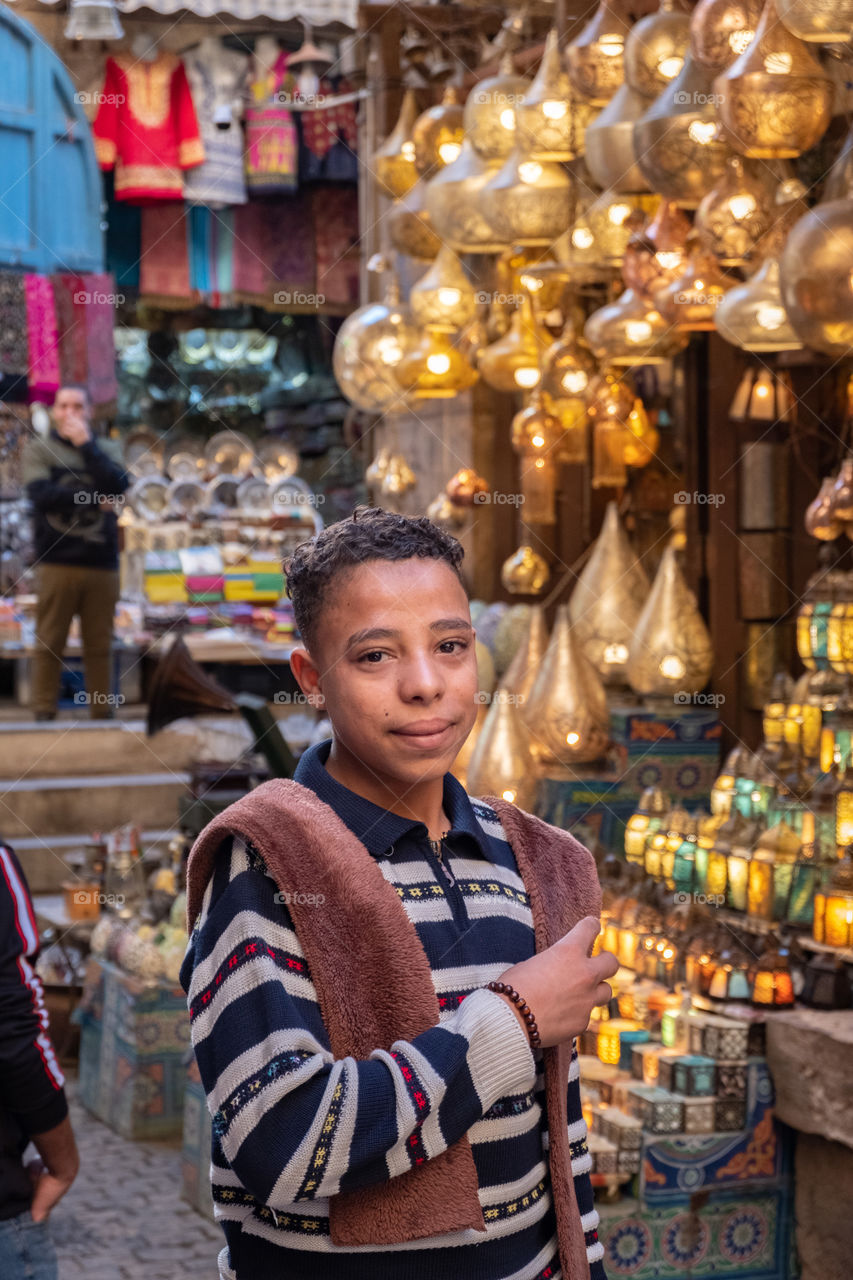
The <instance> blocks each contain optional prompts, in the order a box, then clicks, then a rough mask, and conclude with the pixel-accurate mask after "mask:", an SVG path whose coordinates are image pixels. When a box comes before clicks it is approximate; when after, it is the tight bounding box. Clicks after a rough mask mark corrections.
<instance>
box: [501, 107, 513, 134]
mask: <svg viewBox="0 0 853 1280" xmlns="http://www.w3.org/2000/svg"><path fill="white" fill-rule="evenodd" d="M500 121H501V124H502V125H503V127H504V128H505V129H514V128H515V111H514V110H513V108H512V107H504V109H503V111H502V112H501V115H500Z"/></svg>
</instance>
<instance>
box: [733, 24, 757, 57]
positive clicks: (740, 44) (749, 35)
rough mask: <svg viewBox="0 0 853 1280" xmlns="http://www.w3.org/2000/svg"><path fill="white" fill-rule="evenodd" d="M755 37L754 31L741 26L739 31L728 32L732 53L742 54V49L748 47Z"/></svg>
mask: <svg viewBox="0 0 853 1280" xmlns="http://www.w3.org/2000/svg"><path fill="white" fill-rule="evenodd" d="M754 39H755V32H754V31H749V30H748V29H747V28H745V27H744V28H743V29H742V30H740V31H730V32H729V48H730V49H731V51H732V53H736V54H738V55H740V54H742V53H743V51H744V49H748V48H749V46H750V45H751V44H752V42H753V40H754Z"/></svg>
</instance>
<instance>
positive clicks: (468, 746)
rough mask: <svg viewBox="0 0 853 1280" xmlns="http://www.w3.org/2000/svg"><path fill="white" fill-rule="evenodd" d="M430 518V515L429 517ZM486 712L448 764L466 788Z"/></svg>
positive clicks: (484, 710)
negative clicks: (454, 757)
mask: <svg viewBox="0 0 853 1280" xmlns="http://www.w3.org/2000/svg"><path fill="white" fill-rule="evenodd" d="M440 496H441V495H440ZM431 518H432V517H430V519H431ZM488 714H489V708H488V707H487V706H486V704H485V703H483V704H482V705H481V706H480V708H479V710H478V711H477V719H476V720H475V721H474V727H473V729H472V730H471V732H470V733H469V734H468V737H467V738H466V739H465V741H464V742H463V743H462V746H461V747H460V748H459V755H458V756H457V757H456V759H455V760H454V761H453V764H452V765H451V766H450V772H451V773H452V774H453V776H454V778H457V779H458V781H459V782H461V783H462V785H463V787H465V788H466V789H467V785H468V765H469V764H470V763H471V756H472V755H473V754H474V748H475V747H476V745H477V739H478V738H479V736H480V734H481V733H482V731H483V725H484V724H485V722H486V716H487V715H488Z"/></svg>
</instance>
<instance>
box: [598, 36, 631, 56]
mask: <svg viewBox="0 0 853 1280" xmlns="http://www.w3.org/2000/svg"><path fill="white" fill-rule="evenodd" d="M598 47H599V49H600V50H601V52H602V53H603V54H604V56H605V57H606V58H618V57H620V56H621V54H622V53H623V52H624V49H625V37H624V36H623V35H622V33H621V31H609V32H607V33H606V34H605V35H603V36H602V37H601V40H600V42H599V46H598Z"/></svg>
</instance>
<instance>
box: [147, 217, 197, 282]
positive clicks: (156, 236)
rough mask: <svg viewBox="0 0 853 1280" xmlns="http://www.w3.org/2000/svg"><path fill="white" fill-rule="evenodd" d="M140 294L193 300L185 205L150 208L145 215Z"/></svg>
mask: <svg viewBox="0 0 853 1280" xmlns="http://www.w3.org/2000/svg"><path fill="white" fill-rule="evenodd" d="M139 292H140V294H142V295H143V296H145V297H156V298H182V299H184V298H189V297H190V296H191V292H192V291H191V289H190V267H189V257H188V253H187V227H186V216H185V209H184V204H183V202H180V203H176V202H172V203H169V204H160V205H150V206H148V207H147V208H145V209H143V211H142V262H141V264H140V271H139Z"/></svg>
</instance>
